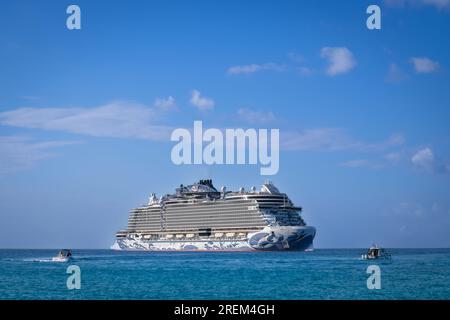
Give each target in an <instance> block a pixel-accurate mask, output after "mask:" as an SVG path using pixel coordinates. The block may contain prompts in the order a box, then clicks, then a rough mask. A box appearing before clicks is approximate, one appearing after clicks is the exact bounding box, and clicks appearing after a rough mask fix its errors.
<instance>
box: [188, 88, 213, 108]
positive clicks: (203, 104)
mask: <svg viewBox="0 0 450 320" xmlns="http://www.w3.org/2000/svg"><path fill="white" fill-rule="evenodd" d="M190 102H191V104H192V105H193V106H195V107H197V108H198V109H199V110H202V111H204V110H211V109H213V108H214V105H215V102H214V100H213V99H211V98H207V97H202V96H201V94H200V91H198V90H192V95H191V100H190Z"/></svg>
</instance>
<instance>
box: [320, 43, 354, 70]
mask: <svg viewBox="0 0 450 320" xmlns="http://www.w3.org/2000/svg"><path fill="white" fill-rule="evenodd" d="M320 55H321V57H322V58H324V59H326V60H327V61H328V67H327V70H326V73H327V74H328V75H329V76H336V75H339V74H344V73H347V72H349V71H350V70H352V69H353V68H354V67H355V66H356V60H355V58H354V56H353V53H352V52H351V51H350V50H349V49H347V48H346V47H324V48H322V50H321V52H320Z"/></svg>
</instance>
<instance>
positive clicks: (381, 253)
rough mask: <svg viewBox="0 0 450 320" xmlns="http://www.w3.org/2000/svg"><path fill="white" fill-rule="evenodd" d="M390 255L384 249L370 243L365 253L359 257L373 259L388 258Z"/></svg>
mask: <svg viewBox="0 0 450 320" xmlns="http://www.w3.org/2000/svg"><path fill="white" fill-rule="evenodd" d="M390 258H391V255H390V253H388V252H387V251H386V250H385V249H383V248H381V247H379V246H377V245H372V246H371V247H370V248H369V249H368V250H367V253H366V254H363V255H361V259H363V260H375V259H390Z"/></svg>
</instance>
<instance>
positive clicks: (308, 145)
mask: <svg viewBox="0 0 450 320" xmlns="http://www.w3.org/2000/svg"><path fill="white" fill-rule="evenodd" d="M281 145H282V147H283V148H284V149H287V150H303V151H306V150H315V151H336V150H344V149H351V148H356V147H359V146H361V143H359V142H357V141H355V140H354V139H352V138H351V137H350V136H349V135H347V134H346V133H345V131H344V130H342V129H340V128H315V129H306V130H304V131H303V132H286V133H284V134H282V140H281Z"/></svg>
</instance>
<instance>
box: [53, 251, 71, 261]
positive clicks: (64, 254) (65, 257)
mask: <svg viewBox="0 0 450 320" xmlns="http://www.w3.org/2000/svg"><path fill="white" fill-rule="evenodd" d="M71 259H72V251H71V250H61V251H59V253H58V255H57V256H56V257H53V258H52V262H69V261H70V260H71Z"/></svg>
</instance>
